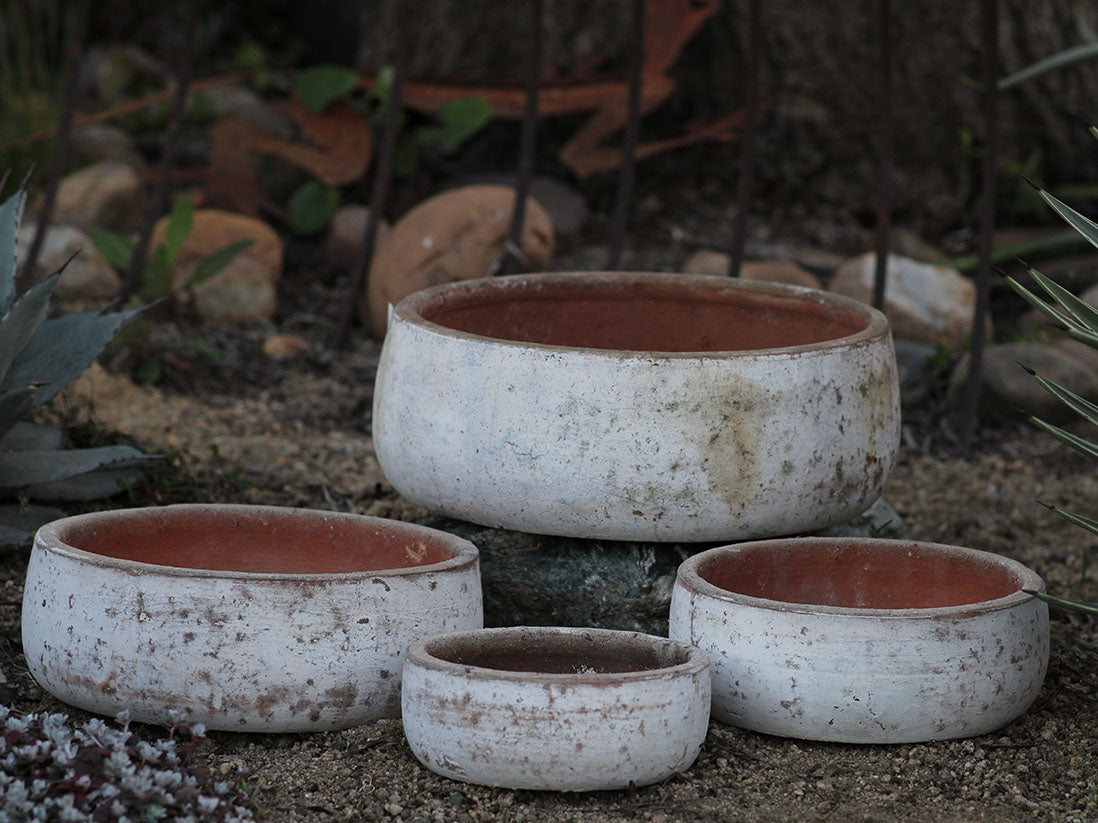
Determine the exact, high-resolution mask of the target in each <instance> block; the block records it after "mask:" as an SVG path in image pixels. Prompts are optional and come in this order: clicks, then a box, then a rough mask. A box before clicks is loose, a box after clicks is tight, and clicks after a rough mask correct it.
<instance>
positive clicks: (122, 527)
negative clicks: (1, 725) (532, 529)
mask: <svg viewBox="0 0 1098 823" xmlns="http://www.w3.org/2000/svg"><path fill="white" fill-rule="evenodd" d="M482 620H483V617H482V608H481V590H480V571H479V561H478V556H477V550H476V548H475V547H474V546H473V545H472V544H471V543H469V542H467V541H465V540H462V539H460V538H457V537H454V536H453V535H449V534H446V533H443V532H439V531H435V530H433V529H428V528H425V527H423V526H416V525H412V524H409V523H400V522H396V521H391V520H382V519H380V518H373V517H363V516H357V515H350V514H336V513H332V512H321V511H309V510H304V509H282V508H274V507H266V506H232V505H224V506H222V505H185V506H166V507H163V508H147V509H130V510H120V511H109V512H101V513H96V514H85V515H79V516H76V517H69V518H64V519H62V520H58V521H55V522H53V523H50V524H48V525H46V526H43V527H42V528H41V529H40V530H39V531H38V534H37V535H36V537H35V541H34V548H33V550H32V553H31V559H30V565H29V567H28V569H27V581H26V587H25V592H24V597H23V650H24V653H25V654H26V658H27V665H28V666H29V667H30V671H31V674H32V675H34V678H35V680H37V681H38V682H39V683H40V684H41V685H42V687H43V688H45V689H46V690H47V691H49V692H51V693H52V694H53V695H55V696H56V697H57V698H59V699H60V700H63V701H65V702H66V703H71V704H72V705H74V706H79V707H80V708H82V709H86V710H88V711H92V712H98V713H101V714H108V715H113V714H116V713H117V712H119V711H121V710H123V709H126V710H129V712H130V716H131V717H132V718H133V719H134V720H140V721H143V722H150V723H166V722H170V721H171V720H172V719H173V717H179V718H182V719H185V720H188V721H191V722H202V723H205V724H206V726H207V727H209V728H212V729H228V730H232V731H262V732H286V731H318V730H323V729H340V728H347V727H350V726H355V725H358V724H361V723H365V722H367V721H369V720H373V719H376V718H380V717H397V716H399V711H400V674H401V666H402V663H403V658H404V650H405V649H406V647H407V646H408V644H410V643H412V642H413V641H415V640H417V639H419V638H421V637H425V636H428V635H433V634H438V633H439V632H447V631H455V630H461V629H472V628H479V627H480V626H481V625H483V622H482Z"/></svg>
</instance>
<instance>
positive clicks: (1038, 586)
mask: <svg viewBox="0 0 1098 823" xmlns="http://www.w3.org/2000/svg"><path fill="white" fill-rule="evenodd" d="M778 544H781V545H783V546H788V545H790V544H793V545H794V546H797V545H806V544H813V545H820V544H825V545H843V546H849V545H856V546H880V547H882V548H889V549H892V550H898V549H900V548H901V547H912V546H918V547H920V548H922V549H931V550H934V551H943V552H947V553H949V554H953V555H957V554H961V555H964V556H966V557H969V558H973V559H976V558H978V559H982V560H991V561H992V562H993V563H995V564H996V565H998V566H1001V567H1003V568H1005V569H1007V570H1008V571H1010V572H1012V573H1013V574H1015V575H1016V576H1017V577H1018V579H1019V580H1020V581H1021V585H1020V587H1019V590H1018V591H1016V592H1012V593H1010V594H1008V595H1004V596H1003V597H997V598H994V599H991V600H981V601H977V602H974V603H959V604H957V605H955V606H935V607H932V608H912V609H874V608H869V607H864V606H858V607H855V606H825V605H814V604H811V603H790V602H787V601H783V600H771V599H769V598H766V597H754V596H752V595H747V594H739V593H738V592H732V591H728V590H727V589H722V588H720V587H719V586H716V585H714V584H712V583H710V582H709V581H707V580H705V579H704V578H702V576H701V575H700V574H698V564H700V563H702V562H704V561H705V560H707V559H709V558H711V557H716V556H718V555H723V554H727V553H729V552H737V553H739V552H748V551H765V550H766V549H767V548H768V547H770V546H776V545H778ZM675 587H676V588H680V587H681V588H682V589H684V590H686V591H687V592H689V593H690V594H691V595H695V594H697V595H702V596H705V597H709V598H712V599H714V600H720V601H724V602H726V603H732V604H735V605H737V606H745V607H750V608H756V609H764V610H767V611H773V612H783V613H788V614H797V615H806V614H815V615H834V616H837V617H850V618H862V619H865V618H869V619H886V620H935V619H941V618H943V617H965V616H972V615H977V614H986V613H988V612H993V611H999V610H1001V609H1009V608H1013V607H1015V606H1018V605H1021V604H1022V603H1025V602H1027V601H1030V600H1033V599H1035V598H1034V597H1033V595H1031V594H1027V593H1026V592H1025V591H1023V589H1029V590H1031V591H1038V592H1043V591H1044V590H1045V581H1044V580H1043V579H1042V578H1041V576H1040V575H1038V574H1037V573H1036V572H1035V571H1033V570H1032V569H1030V568H1029V567H1028V566H1026V565H1024V564H1022V563H1019V562H1018V561H1017V560H1013V559H1012V558H1009V557H1004V556H1003V555H1001V554H995V553H994V552H988V551H983V550H981V549H972V548H968V547H966V546H952V545H949V544H946V543H932V542H927V541H923V540H905V539H889V538H878V537H788V538H768V539H766V540H751V541H745V542H742V543H730V544H728V545H725V546H715V547H714V548H711V549H707V550H705V551H703V552H699V553H698V554H695V555H691V556H690V557H688V558H687V559H686V560H684V561H683V562H682V563H681V564H680V565H679V568H678V571H677V573H676V575H675Z"/></svg>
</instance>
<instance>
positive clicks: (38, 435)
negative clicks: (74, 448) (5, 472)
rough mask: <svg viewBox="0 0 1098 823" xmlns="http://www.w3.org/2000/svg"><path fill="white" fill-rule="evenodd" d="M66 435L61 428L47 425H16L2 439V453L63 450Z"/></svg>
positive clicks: (0, 449)
mask: <svg viewBox="0 0 1098 823" xmlns="http://www.w3.org/2000/svg"><path fill="white" fill-rule="evenodd" d="M64 440H65V433H64V432H63V431H61V427H60V426H50V425H46V424H45V423H30V422H27V421H23V422H21V423H16V424H15V425H14V426H13V427H12V429H11V431H9V432H8V433H7V434H5V435H4V436H3V437H0V451H13V450H20V451H21V450H24V449H42V450H54V451H56V450H57V449H60V448H61V444H62V443H63V442H64Z"/></svg>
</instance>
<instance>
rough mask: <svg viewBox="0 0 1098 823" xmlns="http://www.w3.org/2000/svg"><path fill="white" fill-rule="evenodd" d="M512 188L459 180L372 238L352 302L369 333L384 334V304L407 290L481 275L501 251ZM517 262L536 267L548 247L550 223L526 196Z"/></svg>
mask: <svg viewBox="0 0 1098 823" xmlns="http://www.w3.org/2000/svg"><path fill="white" fill-rule="evenodd" d="M514 199H515V193H514V190H513V189H511V188H508V187H506V186H467V187H465V188H461V189H452V190H450V191H446V192H443V193H442V194H438V195H435V196H434V197H432V198H430V199H429V200H425V201H424V202H423V203H420V204H419V205H418V206H416V207H415V208H414V209H412V210H411V211H410V212H408V213H407V214H406V215H405V216H404V217H403V218H402V219H401V220H400V221H399V222H397V224H396V225H395V226H394V227H393V229H392V231H391V232H390V233H389V235H388V236H387V237H386V238H385V240H384V242H382V243H381V244H379V245H378V247H377V251H376V253H375V255H374V260H373V263H372V265H371V267H370V276H369V280H368V281H367V288H366V292H365V295H364V299H363V300H362V301H360V303H359V306H358V309H359V316H360V318H361V319H362V322H363V323H364V324H365V325H366V328H367V329H368V331H369V333H370V334H371V335H372V336H373V337H377V338H381V337H383V336H384V335H385V327H386V323H387V318H388V307H389V305H390V304H393V305H395V304H396V303H398V302H399V301H400V300H401V299H402V298H404V297H406V296H407V295H409V294H411V293H412V292H416V291H419V290H421V289H425V288H428V287H429V286H436V285H439V284H442V283H450V282H453V281H455V280H472V279H475V278H478V277H486V276H488V275H489V274H491V273H492V270H493V268H494V267H495V266H496V264H497V263H498V262H499V260H500V258H501V257H502V255H503V250H504V247H505V245H506V243H507V235H508V231H509V230H510V225H511V211H512V207H513V206H514ZM520 245H521V251H522V259H521V260H520V261H519V268H520V269H521V270H523V271H536V270H538V269H540V268H542V267H544V265H545V264H546V263H547V262H548V260H549V257H550V255H551V254H552V252H553V224H552V222H551V221H550V219H549V215H548V214H546V212H545V210H544V209H543V208H542V207H541V206H539V205H538V204H537V202H536V201H535V200H534V199H533V198H528V199H527V201H526V220H525V224H524V226H523V232H522V241H521V244H520Z"/></svg>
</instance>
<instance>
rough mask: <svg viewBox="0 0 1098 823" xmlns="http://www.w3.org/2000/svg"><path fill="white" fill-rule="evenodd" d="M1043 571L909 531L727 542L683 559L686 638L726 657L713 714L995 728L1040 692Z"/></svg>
mask: <svg viewBox="0 0 1098 823" xmlns="http://www.w3.org/2000/svg"><path fill="white" fill-rule="evenodd" d="M1022 589H1028V590H1032V591H1043V590H1044V583H1043V582H1042V580H1041V578H1040V577H1038V576H1037V575H1036V574H1035V573H1034V572H1032V571H1030V570H1029V569H1027V568H1026V567H1025V566H1023V565H1021V564H1020V563H1017V562H1015V561H1013V560H1010V559H1008V558H1005V557H1001V556H999V555H995V554H991V553H989V552H982V551H976V550H974V549H967V548H960V547H957V546H944V545H940V544H936V543H918V542H913V541H904V540H875V539H871V538H861V539H854V538H849V539H841V538H837V539H824V538H814V537H806V538H799V539H788V540H764V541H758V542H755V543H744V544H740V545H733V546H723V547H720V548H716V549H711V550H709V551H706V552H702V553H701V554H697V555H694V556H693V557H691V558H689V559H688V560H686V561H684V562H683V564H682V565H681V566H680V567H679V573H678V579H677V581H676V583H675V588H674V591H673V593H672V597H671V630H670V635H671V637H673V638H675V639H677V640H680V641H682V642H686V643H693V644H695V645H697V646H699V647H700V648H702V649H704V650H705V652H706V653H707V654H708V655H709V657H710V659H711V660H712V662H713V717H714V718H715V719H717V720H720V721H722V722H725V723H730V724H733V725H736V726H742V727H744V728H748V729H754V730H756V731H760V732H766V733H768V734H776V735H783V736H787V737H800V738H807V739H811V740H832V741H842V742H848V743H908V742H914V741H925V740H941V739H945V738H954V737H970V736H975V735H981V734H986V733H988V732H992V731H994V730H996V729H998V728H1000V727H1001V726H1004V725H1006V724H1007V723H1009V722H1010V721H1012V720H1014V719H1015V718H1017V717H1018V716H1019V715H1021V714H1022V713H1023V712H1024V711H1025V710H1026V709H1027V708H1028V707H1029V705H1030V704H1031V703H1032V702H1033V700H1034V699H1035V698H1036V697H1037V693H1038V692H1039V691H1040V689H1041V683H1042V682H1043V680H1044V677H1045V670H1046V667H1047V665H1048V652H1049V628H1048V608H1047V607H1046V606H1045V604H1044V603H1043V602H1042V601H1040V600H1038V599H1037V598H1035V597H1032V596H1031V595H1029V594H1026V593H1025V592H1023V591H1022Z"/></svg>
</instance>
